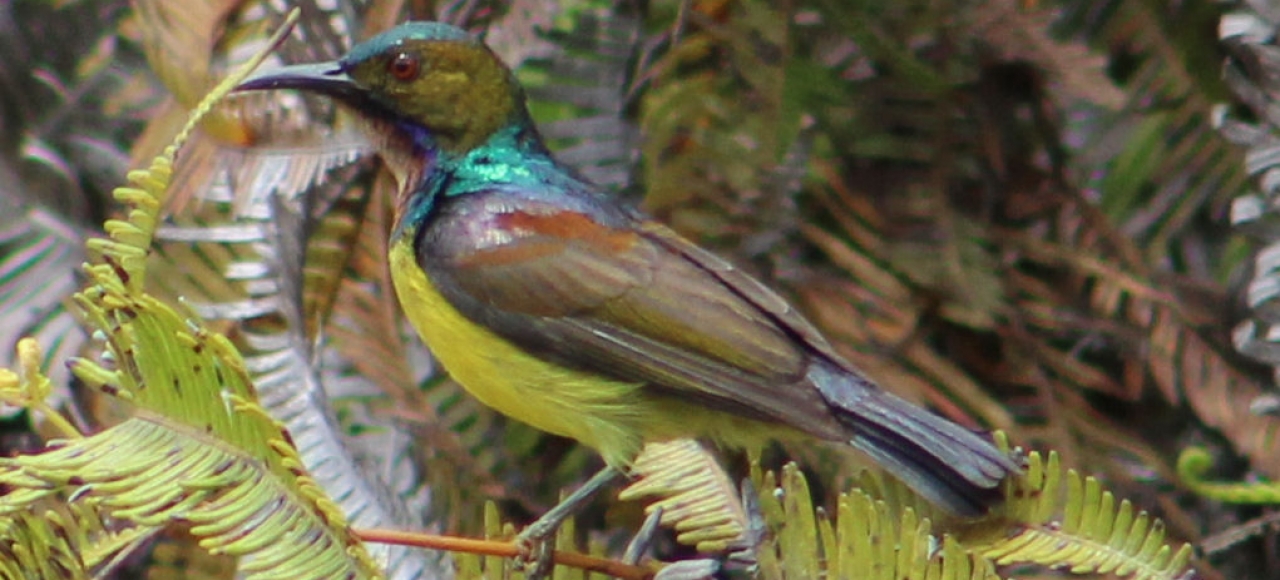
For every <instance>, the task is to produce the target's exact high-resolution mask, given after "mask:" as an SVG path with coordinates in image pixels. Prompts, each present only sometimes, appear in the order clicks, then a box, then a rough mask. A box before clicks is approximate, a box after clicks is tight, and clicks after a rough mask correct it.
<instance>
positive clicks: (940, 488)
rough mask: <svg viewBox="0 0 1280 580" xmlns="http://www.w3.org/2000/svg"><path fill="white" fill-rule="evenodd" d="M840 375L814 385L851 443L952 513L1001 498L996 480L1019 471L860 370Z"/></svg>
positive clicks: (982, 508) (975, 510)
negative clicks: (887, 389) (885, 389)
mask: <svg viewBox="0 0 1280 580" xmlns="http://www.w3.org/2000/svg"><path fill="white" fill-rule="evenodd" d="M841 375H842V376H838V377H832V378H833V379H835V381H834V382H826V381H818V383H819V384H820V385H823V383H826V384H825V385H823V386H822V387H820V390H821V391H822V393H823V395H824V397H825V398H826V399H827V401H828V403H830V404H831V406H832V407H833V408H834V410H835V411H836V415H837V417H838V418H839V419H840V421H841V422H842V423H844V424H845V425H846V426H847V428H848V429H849V430H850V432H851V433H852V434H853V438H852V440H851V441H850V443H852V444H853V446H854V447H856V448H858V449H859V450H861V451H862V452H864V453H866V454H868V455H870V456H871V458H872V459H874V460H875V461H876V462H877V463H879V464H880V465H882V466H883V467H884V468H885V469H886V470H888V471H889V473H891V474H893V475H894V476H895V477H897V478H898V479H900V480H902V482H903V483H905V484H907V485H908V486H909V487H911V489H913V490H915V492H916V493H918V494H920V495H922V496H924V497H925V498H926V499H928V500H929V501H931V502H933V503H935V504H937V505H938V506H939V507H942V508H944V509H946V510H947V511H949V512H951V513H954V514H956V515H959V516H965V517H977V516H980V515H982V514H984V513H986V512H987V510H988V509H989V508H990V507H991V506H992V505H994V504H996V503H999V502H1000V501H1001V499H1002V496H1001V492H1000V484H1001V482H1002V481H1004V479H1005V478H1006V477H1007V476H1008V475H1010V474H1012V473H1017V472H1018V471H1020V468H1019V467H1018V465H1017V464H1016V463H1015V462H1014V461H1013V460H1012V459H1011V458H1010V456H1009V454H1007V453H1005V452H1004V451H1001V450H1000V449H999V448H997V447H996V446H995V445H994V444H993V443H992V442H991V441H989V440H987V439H986V438H983V437H980V436H979V435H977V434H975V433H973V432H972V431H969V430H968V429H965V428H964V427H961V426H959V425H956V424H955V423H952V422H951V421H948V420H947V419H944V418H942V417H939V416H937V415H934V414H933V413H930V412H929V411H926V410H924V409H922V408H920V407H918V406H916V405H913V404H911V403H908V402H907V401H904V400H902V399H900V398H898V397H897V396H895V395H893V394H891V393H888V392H885V391H883V390H881V389H880V388H879V387H877V386H876V385H874V384H872V383H870V381H868V380H866V379H865V378H863V377H861V376H857V375H851V374H844V373H841ZM842 382H843V383H846V384H844V385H841V384H839V383H842ZM849 382H853V383H856V384H847V383H849Z"/></svg>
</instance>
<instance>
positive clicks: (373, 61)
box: [237, 22, 527, 155]
mask: <svg viewBox="0 0 1280 580" xmlns="http://www.w3.org/2000/svg"><path fill="white" fill-rule="evenodd" d="M267 89H296V90H300V91H308V92H313V93H317V94H323V95H327V96H329V97H332V98H334V99H336V100H338V101H339V102H341V103H343V104H344V105H347V106H348V107H350V108H351V109H353V110H355V111H356V112H357V113H358V114H359V115H361V116H362V117H365V118H366V119H367V120H369V121H372V122H373V123H372V124H371V126H372V128H373V129H374V130H375V131H390V132H400V133H402V134H401V135H395V136H391V135H387V136H386V137H394V138H396V139H397V140H400V139H406V138H407V139H409V140H411V141H412V144H414V145H417V146H419V147H421V146H424V145H425V146H428V147H430V148H438V149H439V150H440V151H443V152H446V153H451V154H455V155H462V154H465V153H466V152H468V151H470V150H472V149H474V148H475V147H477V146H479V145H481V144H483V143H484V142H485V141H487V140H488V139H489V138H490V137H491V136H492V135H493V134H494V133H496V132H497V131H499V130H500V129H502V128H503V127H505V126H507V125H508V124H510V123H513V122H517V121H519V120H520V119H521V118H522V115H527V113H525V109H524V95H523V92H522V90H521V89H520V85H519V84H518V83H517V82H516V80H515V77H514V76H513V75H512V74H511V71H510V70H509V69H508V68H507V67H506V66H505V65H504V64H502V62H501V61H500V60H499V59H498V58H497V56H496V55H494V54H493V52H492V51H491V50H489V48H488V47H487V46H485V45H484V44H483V43H482V42H480V41H478V40H476V39H474V38H472V37H471V36H470V35H469V34H467V33H466V32H464V31H463V30H461V29H459V28H456V27H454V26H450V25H448V24H444V23H440V22H409V23H406V24H402V25H400V26H397V27H395V28H393V29H391V30H388V31H386V32H383V33H382V34H379V35H377V36H374V37H373V38H370V39H369V40H366V41H364V42H361V43H360V44H357V45H355V46H354V47H352V49H351V52H349V53H347V55H346V56H344V57H342V58H341V59H340V60H338V61H335V62H324V63H316V64H306V65H294V66H288V67H284V68H279V69H275V70H269V71H265V72H261V73H258V74H256V75H254V76H253V77H250V78H249V79H248V80H246V81H245V82H243V83H241V84H240V85H239V86H238V87H237V90H241V91H247V90H267Z"/></svg>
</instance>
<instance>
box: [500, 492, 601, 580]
mask: <svg viewBox="0 0 1280 580" xmlns="http://www.w3.org/2000/svg"><path fill="white" fill-rule="evenodd" d="M619 477H622V472H620V471H618V470H616V469H613V468H612V467H605V468H604V469H601V470H600V471H599V472H597V473H596V474H595V475H593V476H591V479H589V480H587V482H586V483H584V484H582V487H579V488H578V489H577V490H576V491H574V492H573V493H571V494H569V497H566V498H564V499H563V500H561V501H560V503H559V504H558V505H556V506H555V507H553V508H551V510H550V511H548V512H547V513H545V514H543V516H542V517H540V518H538V519H537V520H536V521H534V522H533V523H532V524H529V525H528V526H526V527H525V529H524V530H522V531H521V532H520V534H519V535H517V536H516V539H515V544H516V551H517V555H516V565H517V566H519V567H521V568H522V569H524V571H525V578H527V579H530V580H534V579H537V578H544V577H546V575H547V574H548V573H549V572H550V571H551V566H552V564H553V563H554V558H555V535H556V531H557V530H559V529H560V524H562V523H564V521H565V520H566V519H568V518H569V517H571V516H573V514H575V513H577V511H578V510H579V509H582V506H583V505H584V504H586V503H587V501H589V500H590V499H591V498H592V497H593V496H595V494H596V493H597V492H599V491H600V490H601V489H603V488H604V487H605V486H607V485H609V483H611V482H612V481H613V480H615V479H617V478H619ZM531 565H532V567H530V566H531Z"/></svg>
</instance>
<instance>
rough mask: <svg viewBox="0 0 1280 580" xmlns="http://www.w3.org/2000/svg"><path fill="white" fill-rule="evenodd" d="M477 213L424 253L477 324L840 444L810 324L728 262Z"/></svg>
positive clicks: (655, 234) (592, 227)
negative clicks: (816, 369) (812, 375)
mask: <svg viewBox="0 0 1280 580" xmlns="http://www.w3.org/2000/svg"><path fill="white" fill-rule="evenodd" d="M477 203H478V200H475V199H473V200H469V201H468V204H469V205H468V209H467V211H466V212H465V214H463V213H461V212H459V213H458V214H456V215H454V214H453V213H452V212H450V211H449V210H448V208H447V207H446V208H442V210H441V211H442V214H441V215H440V216H438V217H437V218H436V219H435V220H434V222H433V225H432V228H431V232H429V233H428V234H427V237H426V238H424V239H423V240H422V241H421V243H420V247H419V260H420V261H421V263H422V265H423V267H424V268H426V269H427V270H428V274H429V275H430V277H431V279H432V280H433V282H435V283H436V284H437V285H438V286H439V287H440V289H441V292H443V293H444V295H445V296H446V297H448V298H449V300H450V301H451V302H452V303H453V304H454V306H455V307H457V308H458V309H459V310H460V311H462V312H463V313H464V314H466V315H467V316H468V317H470V318H472V319H473V320H475V321H477V322H480V323H482V324H485V325H486V326H488V327H489V328H490V329H492V330H494V331H495V332H497V333H498V334H499V335H502V336H504V337H505V338H507V339H508V340H511V341H513V342H515V343H516V344H518V345H520V346H521V347H522V348H525V349H528V350H530V351H532V352H536V353H539V354H540V355H542V356H545V357H548V358H551V359H554V360H557V361H559V362H561V363H562V364H566V365H570V366H574V367H576V368H584V369H589V370H591V371H593V372H598V373H600V374H602V375H605V376H608V377H610V378H613V379H617V380H622V381H634V382H644V383H648V384H650V385H651V386H652V387H655V388H656V389H658V390H660V391H662V392H666V393H668V394H669V395H671V396H675V397H682V398H686V399H689V400H691V401H698V402H700V403H702V404H706V405H709V406H713V407H716V408H719V409H722V410H725V411H728V412H733V413H737V414H740V415H743V416H747V417H751V418H755V419H764V420H772V421H777V422H783V423H787V424H790V425H793V426H795V427H798V428H801V429H804V430H807V431H810V432H814V433H815V434H821V435H826V436H832V435H836V434H837V433H840V432H841V431H840V427H839V426H838V425H837V424H836V423H835V422H834V421H833V420H832V419H831V418H830V412H829V409H828V407H827V404H826V403H825V401H824V400H823V399H822V397H821V395H820V393H819V392H818V391H817V389H815V388H814V386H813V385H812V384H810V383H809V379H808V376H807V373H808V368H809V364H810V358H811V357H812V356H813V355H814V354H815V350H814V349H812V348H810V346H809V345H808V341H807V340H806V339H807V338H809V336H810V331H809V327H808V325H807V323H805V322H804V321H803V319H801V318H800V317H799V316H798V315H797V314H795V313H793V312H791V311H790V307H789V306H787V304H786V302H785V301H784V300H782V298H781V297H778V296H777V295H776V294H774V293H773V292H772V291H770V290H768V289H767V288H765V287H764V286H763V285H760V284H759V283H756V282H754V280H752V279H751V278H750V277H749V276H746V275H745V274H742V273H741V272H739V271H737V270H734V269H733V268H732V267H731V266H729V265H728V263H727V262H723V261H721V260H719V259H718V258H715V257H714V256H713V255H711V254H709V253H707V252H705V251H704V250H701V249H699V248H697V247H696V246H694V245H692V244H690V243H688V242H684V241H683V239H681V238H679V237H678V236H677V235H676V234H674V233H673V232H670V231H669V230H666V229H665V228H661V227H660V226H656V225H649V224H645V225H641V224H642V222H639V221H627V220H617V219H614V220H610V219H608V217H609V216H603V217H602V216H594V215H591V214H589V213H585V212H576V211H565V210H564V209H561V208H558V207H551V206H548V205H545V204H540V203H537V202H533V201H530V200H521V202H520V203H512V202H511V201H510V200H509V199H504V198H503V196H501V195H493V197H491V198H489V199H486V200H483V202H481V203H483V205H484V207H487V208H488V211H478V210H477ZM464 218H465V219H464ZM611 222H612V223H611ZM480 232H483V235H480ZM744 281H745V282H744ZM794 321H798V322H794ZM797 324H798V325H800V327H799V328H795V326H796V325H797ZM812 336H817V331H816V330H814V331H812ZM817 340H821V337H820V336H817ZM825 344H826V343H825V341H824V342H822V343H821V345H820V346H819V348H818V349H817V350H818V351H819V352H820V351H822V350H823V349H825V348H827V347H826V346H825Z"/></svg>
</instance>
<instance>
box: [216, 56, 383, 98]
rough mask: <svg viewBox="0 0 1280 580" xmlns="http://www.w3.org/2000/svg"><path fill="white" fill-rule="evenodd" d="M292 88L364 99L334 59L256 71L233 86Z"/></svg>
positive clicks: (256, 88) (243, 88)
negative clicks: (332, 60)
mask: <svg viewBox="0 0 1280 580" xmlns="http://www.w3.org/2000/svg"><path fill="white" fill-rule="evenodd" d="M275 89H295V90H299V91H307V92H312V93H316V94H320V95H327V96H330V97H334V98H337V99H339V100H342V101H346V102H348V103H353V104H354V103H357V102H359V101H361V100H363V98H362V96H363V93H364V91H363V90H362V89H361V88H360V87H359V86H358V85H356V84H355V82H354V81H352V80H351V77H349V76H347V73H346V72H345V71H343V70H342V66H341V65H339V64H338V63H336V62H318V63H313V64H295V65H290V66H286V67H282V68H276V69H270V70H265V71H261V72H256V73H254V74H253V75H252V76H250V77H249V78H248V79H245V81H244V82H242V83H240V84H239V85H237V86H236V88H235V90H236V91H267V90H275Z"/></svg>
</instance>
